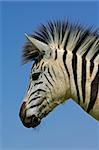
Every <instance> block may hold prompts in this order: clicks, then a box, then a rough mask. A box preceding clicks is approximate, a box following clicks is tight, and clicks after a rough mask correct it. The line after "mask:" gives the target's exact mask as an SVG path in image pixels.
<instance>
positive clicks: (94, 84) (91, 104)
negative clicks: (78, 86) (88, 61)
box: [87, 66, 99, 113]
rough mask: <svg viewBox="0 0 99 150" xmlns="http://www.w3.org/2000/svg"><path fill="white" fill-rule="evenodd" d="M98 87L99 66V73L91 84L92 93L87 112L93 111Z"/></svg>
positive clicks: (98, 72)
mask: <svg viewBox="0 0 99 150" xmlns="http://www.w3.org/2000/svg"><path fill="white" fill-rule="evenodd" d="M98 85H99V66H98V71H97V73H96V76H95V78H94V80H93V81H92V83H91V93H90V102H89V105H88V108H87V112H88V113H89V112H90V110H91V109H93V107H94V104H95V102H96V98H97V94H98Z"/></svg>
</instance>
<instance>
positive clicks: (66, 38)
mask: <svg viewBox="0 0 99 150" xmlns="http://www.w3.org/2000/svg"><path fill="white" fill-rule="evenodd" d="M30 36H31V37H32V38H34V39H36V40H38V41H41V42H42V43H45V44H46V45H47V46H48V47H49V52H50V53H49V54H48V55H49V58H48V59H46V57H44V56H45V53H46V52H44V51H43V52H40V51H39V49H38V48H37V47H36V46H35V43H31V41H29V40H28V42H27V43H26V45H25V47H24V51H23V60H24V62H25V63H26V62H28V61H31V60H34V61H35V63H34V64H33V67H32V69H31V74H30V84H33V85H32V86H31V85H29V89H28V93H29V91H31V92H30V93H31V94H29V97H28V96H27V97H28V98H25V101H26V102H28V101H29V105H27V109H30V108H33V109H34V108H35V107H37V106H38V108H39V114H38V113H37V111H36V110H35V111H32V110H31V112H30V113H29V115H30V114H31V113H32V114H33V113H34V114H36V115H37V116H39V118H40V119H42V118H43V117H44V116H46V115H47V114H48V113H49V112H50V111H52V110H53V108H54V107H56V106H57V105H58V104H60V103H62V102H64V101H65V100H66V99H68V98H72V99H73V100H75V101H76V102H77V103H78V104H79V105H80V106H81V107H82V108H83V109H84V110H85V111H86V112H87V113H89V114H91V115H92V116H93V117H94V118H96V119H97V120H99V34H98V32H97V33H96V31H94V32H92V31H91V29H90V30H89V29H84V28H82V27H80V26H79V25H72V24H70V23H68V22H61V21H54V22H48V24H47V25H46V26H45V25H42V26H41V27H40V29H39V31H38V32H35V33H34V34H33V35H30ZM47 53H48V52H47ZM33 86H34V88H33ZM35 86H36V87H37V88H35ZM41 92H42V94H41ZM35 93H37V94H36V96H34V97H33V98H32V99H30V98H31V95H32V96H33V95H34V94H35ZM44 93H46V94H45V95H47V96H45V95H44ZM48 93H50V94H48ZM42 97H43V100H42ZM49 97H50V100H46V99H47V98H49ZM51 98H52V100H51ZM36 99H38V103H36ZM39 99H41V100H39ZM56 99H57V100H56ZM34 100H35V102H34ZM55 100H56V101H55ZM30 103H32V104H31V105H30ZM41 106H43V107H41ZM43 112H44V113H43Z"/></svg>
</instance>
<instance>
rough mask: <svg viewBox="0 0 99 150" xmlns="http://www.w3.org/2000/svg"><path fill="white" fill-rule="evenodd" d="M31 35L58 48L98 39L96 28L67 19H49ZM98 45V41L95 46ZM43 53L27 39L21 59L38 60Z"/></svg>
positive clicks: (71, 46)
mask: <svg viewBox="0 0 99 150" xmlns="http://www.w3.org/2000/svg"><path fill="white" fill-rule="evenodd" d="M30 36H31V37H33V38H35V39H37V40H39V41H42V42H44V43H46V44H47V45H49V46H53V47H55V48H59V49H69V50H71V51H72V50H73V49H74V48H75V47H77V46H78V45H81V44H82V43H84V42H85V44H86V39H87V40H88V41H90V42H91V41H93V39H98V40H99V34H98V30H96V31H92V29H86V28H84V27H81V26H80V25H78V24H71V23H69V22H68V21H50V22H48V23H47V24H46V25H41V26H40V28H39V30H38V31H36V32H34V34H32V35H30ZM97 46H98V47H99V41H98V42H97V44H96V45H95V48H97ZM86 48H87V44H86ZM42 57H43V54H40V53H39V50H38V49H37V48H36V47H35V46H34V45H33V44H32V43H31V42H30V41H28V42H27V43H26V45H25V46H24V50H23V61H24V63H26V62H28V61H32V60H34V61H37V62H38V61H40V60H41V58H42Z"/></svg>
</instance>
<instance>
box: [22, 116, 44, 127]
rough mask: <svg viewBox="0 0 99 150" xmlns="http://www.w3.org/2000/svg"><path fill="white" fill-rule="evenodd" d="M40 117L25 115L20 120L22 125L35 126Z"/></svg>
mask: <svg viewBox="0 0 99 150" xmlns="http://www.w3.org/2000/svg"><path fill="white" fill-rule="evenodd" d="M40 122H41V121H40V119H39V118H38V117H36V116H35V115H32V116H30V117H26V118H24V120H23V121H22V123H23V125H24V126H25V127H27V128H30V127H32V128H35V127H36V126H38V125H39V124H40Z"/></svg>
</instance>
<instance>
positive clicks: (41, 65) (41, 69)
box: [41, 62, 44, 70]
mask: <svg viewBox="0 0 99 150" xmlns="http://www.w3.org/2000/svg"><path fill="white" fill-rule="evenodd" d="M43 64H44V62H43V63H42V64H41V70H42V67H43Z"/></svg>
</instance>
